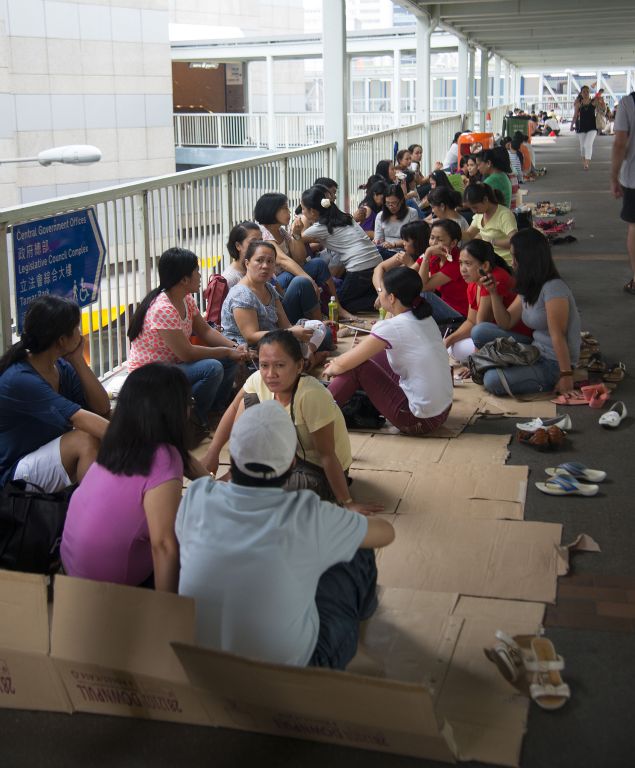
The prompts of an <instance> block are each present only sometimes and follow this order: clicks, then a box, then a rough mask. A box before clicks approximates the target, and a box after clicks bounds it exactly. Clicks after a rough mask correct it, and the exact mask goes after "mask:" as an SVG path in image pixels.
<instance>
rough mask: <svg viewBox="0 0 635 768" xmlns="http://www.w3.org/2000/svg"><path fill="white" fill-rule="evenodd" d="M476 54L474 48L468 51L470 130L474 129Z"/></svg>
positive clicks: (468, 112)
mask: <svg viewBox="0 0 635 768" xmlns="http://www.w3.org/2000/svg"><path fill="white" fill-rule="evenodd" d="M475 59H476V53H475V51H474V48H471V47H470V48H469V50H468V56H467V61H468V68H467V114H468V128H473V127H474V89H475V81H476V77H475V74H476V61H475Z"/></svg>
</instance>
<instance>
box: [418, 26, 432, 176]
mask: <svg viewBox="0 0 635 768" xmlns="http://www.w3.org/2000/svg"><path fill="white" fill-rule="evenodd" d="M432 29H433V26H432V21H431V20H430V18H429V17H428V16H417V118H416V121H417V122H418V123H424V124H425V128H424V131H423V141H422V145H423V147H422V149H423V154H422V158H421V160H422V163H421V164H422V166H423V172H424V173H430V170H431V167H430V38H431V36H432Z"/></svg>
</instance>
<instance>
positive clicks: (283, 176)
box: [278, 157, 293, 220]
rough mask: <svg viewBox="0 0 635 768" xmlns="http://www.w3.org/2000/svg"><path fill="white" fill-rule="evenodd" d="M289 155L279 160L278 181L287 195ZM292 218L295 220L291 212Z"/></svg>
mask: <svg viewBox="0 0 635 768" xmlns="http://www.w3.org/2000/svg"><path fill="white" fill-rule="evenodd" d="M288 162H289V158H288V157H283V158H282V160H280V161H279V162H278V182H279V184H280V189H281V190H282V192H283V194H285V195H286V196H287V197H289V189H288V186H287V180H288V170H289V169H288ZM291 219H292V220H293V213H292V214H291Z"/></svg>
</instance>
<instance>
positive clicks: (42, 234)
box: [13, 208, 106, 332]
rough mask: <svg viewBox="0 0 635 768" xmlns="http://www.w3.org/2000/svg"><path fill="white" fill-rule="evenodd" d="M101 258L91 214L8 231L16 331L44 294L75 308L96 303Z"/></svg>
mask: <svg viewBox="0 0 635 768" xmlns="http://www.w3.org/2000/svg"><path fill="white" fill-rule="evenodd" d="M105 255H106V248H105V246H104V241H103V238H102V236H101V232H100V231H99V224H98V223H97V217H96V215H95V209H94V208H85V209H83V210H80V211H73V213H64V214H62V215H60V216H51V217H50V218H48V219H39V220H38V221H30V222H29V223H28V224H18V225H16V226H15V227H13V262H14V275H15V297H16V304H17V308H18V318H17V325H18V331H19V332H20V331H22V322H23V320H24V315H25V313H26V310H27V308H28V306H29V304H30V303H31V302H32V301H33V300H34V299H36V298H37V297H38V296H42V295H43V294H49V293H52V294H54V295H55V296H63V297H64V298H66V299H72V300H73V301H76V302H77V303H78V304H79V306H80V307H85V306H87V305H88V304H92V303H93V302H94V301H97V298H98V295H99V284H100V282H101V274H102V271H103V267H104V256H105Z"/></svg>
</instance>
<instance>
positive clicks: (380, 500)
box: [350, 469, 412, 515]
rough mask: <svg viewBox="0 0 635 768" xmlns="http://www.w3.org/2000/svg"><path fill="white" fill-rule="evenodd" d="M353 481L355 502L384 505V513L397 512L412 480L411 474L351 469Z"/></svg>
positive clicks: (352, 491)
mask: <svg viewBox="0 0 635 768" xmlns="http://www.w3.org/2000/svg"><path fill="white" fill-rule="evenodd" d="M350 476H351V478H352V479H353V485H352V486H351V494H352V496H353V498H354V499H355V501H357V502H361V503H366V504H382V505H383V506H384V508H385V509H384V513H383V514H386V515H392V514H394V513H395V512H396V511H397V507H398V506H399V504H400V502H401V499H402V497H403V496H404V494H405V492H406V488H407V487H408V484H409V483H410V480H411V479H412V473H411V472H397V471H394V472H393V471H386V470H383V471H377V470H372V471H371V470H367V469H351V471H350Z"/></svg>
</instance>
